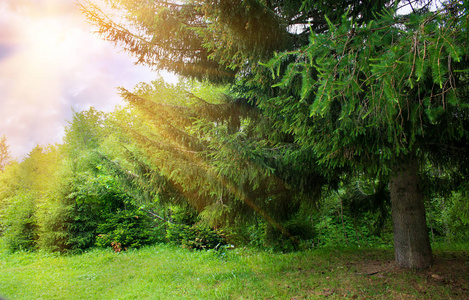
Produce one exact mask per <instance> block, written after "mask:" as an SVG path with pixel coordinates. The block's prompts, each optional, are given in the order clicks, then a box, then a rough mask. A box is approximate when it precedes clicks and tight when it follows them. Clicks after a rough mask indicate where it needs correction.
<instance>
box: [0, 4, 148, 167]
mask: <svg viewBox="0 0 469 300" xmlns="http://www.w3.org/2000/svg"><path fill="white" fill-rule="evenodd" d="M94 30H95V28H93V27H92V26H91V25H90V24H88V23H87V21H86V19H85V17H84V16H83V15H82V14H81V12H80V11H79V10H78V8H77V7H76V5H75V0H0V137H1V136H3V135H5V136H6V138H7V144H8V145H9V147H10V151H11V154H12V156H13V157H15V158H17V159H21V158H22V157H24V156H25V155H27V154H28V153H29V152H30V151H31V150H32V148H34V147H35V146H36V145H47V144H54V143H60V142H61V141H62V138H63V134H64V125H67V124H68V120H71V117H72V108H73V110H75V111H77V112H79V111H82V110H86V109H88V108H89V107H90V106H92V107H94V108H96V109H98V110H102V111H112V110H113V109H114V107H115V106H116V105H117V104H123V102H122V101H121V99H120V97H119V96H118V95H117V92H116V88H117V87H119V86H123V87H125V88H127V89H129V90H132V89H133V87H134V86H135V85H136V84H137V83H139V82H149V81H151V80H153V79H155V78H156V77H157V74H156V73H155V72H151V70H150V69H149V68H146V67H143V66H137V65H134V63H133V62H134V60H133V58H132V57H130V56H129V54H127V53H124V52H122V51H121V49H119V48H118V47H117V48H116V47H114V45H113V44H111V43H109V42H105V41H102V40H101V39H100V37H99V36H98V35H97V34H94V33H93V31H94Z"/></svg>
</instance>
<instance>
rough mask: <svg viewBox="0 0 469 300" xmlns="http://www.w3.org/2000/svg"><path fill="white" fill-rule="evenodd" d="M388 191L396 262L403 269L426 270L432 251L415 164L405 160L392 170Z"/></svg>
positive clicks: (429, 264)
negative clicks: (389, 193)
mask: <svg viewBox="0 0 469 300" xmlns="http://www.w3.org/2000/svg"><path fill="white" fill-rule="evenodd" d="M389 190H390V192H391V204H392V220H393V228H394V252H395V256H396V262H397V263H398V264H399V265H400V266H401V267H404V268H416V269H424V268H428V267H430V266H431V265H432V262H433V258H432V250H431V246H430V239H429V236H428V231H427V221H426V218H425V206H424V202H423V192H422V189H421V185H420V178H419V169H418V164H417V161H416V160H406V161H405V162H403V163H401V164H399V165H397V166H396V167H395V168H394V175H393V176H392V177H391V179H390V182H389Z"/></svg>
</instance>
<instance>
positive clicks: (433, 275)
mask: <svg viewBox="0 0 469 300" xmlns="http://www.w3.org/2000/svg"><path fill="white" fill-rule="evenodd" d="M351 266H353V267H355V268H354V269H355V270H356V272H354V273H353V275H354V276H365V277H368V278H369V280H368V281H369V282H370V284H374V283H378V282H382V283H389V287H390V289H389V290H388V292H389V295H387V296H386V295H382V296H383V298H389V299H469V257H468V255H467V253H458V254H454V253H453V254H452V253H446V254H442V255H436V256H435V260H434V264H433V266H432V267H431V268H429V269H425V270H408V269H402V268H400V267H399V266H398V265H397V264H396V263H395V262H394V261H390V260H366V261H356V262H352V263H350V267H351ZM377 279H381V280H377ZM399 285H400V286H401V287H403V288H402V289H399V290H397V289H392V286H399ZM442 288H444V289H445V290H449V293H447V294H444V295H442V294H439V293H438V292H437V291H439V290H441V289H442ZM414 291H417V292H418V295H415V293H414ZM435 292H436V294H434V293H435ZM365 298H366V297H365Z"/></svg>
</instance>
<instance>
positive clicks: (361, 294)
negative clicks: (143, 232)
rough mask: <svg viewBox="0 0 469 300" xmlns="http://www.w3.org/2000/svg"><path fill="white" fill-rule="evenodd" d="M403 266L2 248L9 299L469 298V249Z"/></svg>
mask: <svg viewBox="0 0 469 300" xmlns="http://www.w3.org/2000/svg"><path fill="white" fill-rule="evenodd" d="M435 257H436V259H435V265H434V266H433V267H432V268H431V269H428V270H423V271H417V270H401V269H399V268H397V267H396V266H395V264H394V263H393V253H392V250H370V249H367V250H356V249H355V250H351V249H350V250H341V251H338V250H331V249H328V250H326V249H322V250H315V251H302V252H295V253H287V254H280V253H267V252H262V251H255V250H251V249H234V250H228V251H226V252H225V253H221V254H220V253H216V252H206V251H190V250H186V249H182V248H178V247H175V246H168V245H157V246H152V247H146V248H143V249H140V250H135V251H128V252H121V253H114V252H112V250H102V249H95V250H92V251H90V252H87V253H84V254H82V255H70V256H60V255H55V254H45V253H15V254H7V253H0V295H1V296H2V297H4V298H6V299H8V300H9V299H28V300H31V299H106V300H109V299H321V298H325V297H327V298H328V299H339V298H340V299H343V298H352V299H469V257H468V252H467V250H465V249H459V250H452V251H448V250H443V249H440V250H438V249H437V250H435Z"/></svg>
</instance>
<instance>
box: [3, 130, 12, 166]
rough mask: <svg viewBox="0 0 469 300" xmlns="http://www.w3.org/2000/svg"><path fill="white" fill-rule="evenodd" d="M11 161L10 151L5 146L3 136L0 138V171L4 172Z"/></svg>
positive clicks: (6, 145) (5, 141)
mask: <svg viewBox="0 0 469 300" xmlns="http://www.w3.org/2000/svg"><path fill="white" fill-rule="evenodd" d="M10 160H11V154H10V149H9V146H8V144H7V138H6V137H5V136H3V137H1V138H0V171H3V170H5V167H6V166H7V165H8V163H9V162H10Z"/></svg>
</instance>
